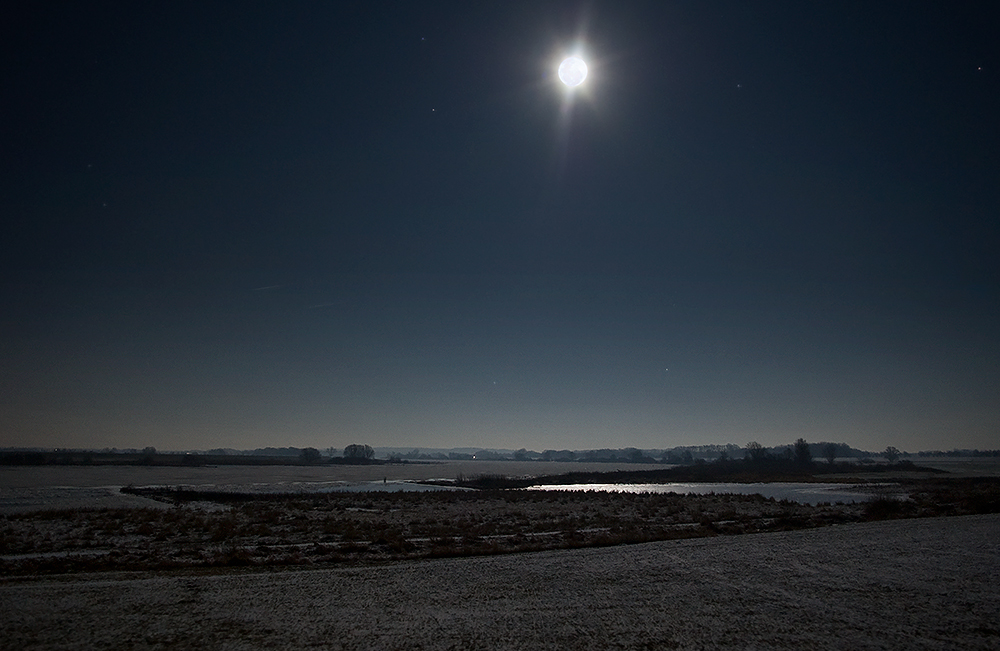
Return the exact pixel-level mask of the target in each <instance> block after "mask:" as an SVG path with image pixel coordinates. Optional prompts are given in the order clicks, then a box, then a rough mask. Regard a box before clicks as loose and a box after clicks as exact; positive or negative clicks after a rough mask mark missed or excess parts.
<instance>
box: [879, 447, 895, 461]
mask: <svg viewBox="0 0 1000 651" xmlns="http://www.w3.org/2000/svg"><path fill="white" fill-rule="evenodd" d="M882 456H883V457H885V458H886V459H887V460H888V461H889V463H895V462H896V459H898V458H899V450H898V449H897V448H895V447H893V446H891V445H890V446H889V447H887V448H886V449H885V452H883V453H882Z"/></svg>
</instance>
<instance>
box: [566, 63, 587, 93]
mask: <svg viewBox="0 0 1000 651" xmlns="http://www.w3.org/2000/svg"><path fill="white" fill-rule="evenodd" d="M586 78H587V64H586V63H584V62H583V59H580V58H577V57H569V58H568V59H566V60H565V61H563V62H562V63H560V64H559V79H560V80H561V81H562V83H564V84H566V85H567V86H579V85H580V84H582V83H583V80H584V79H586Z"/></svg>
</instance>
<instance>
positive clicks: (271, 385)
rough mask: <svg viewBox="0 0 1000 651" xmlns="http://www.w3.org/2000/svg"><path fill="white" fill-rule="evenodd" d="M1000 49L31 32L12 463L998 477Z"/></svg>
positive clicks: (3, 315) (88, 12) (140, 11)
mask: <svg viewBox="0 0 1000 651" xmlns="http://www.w3.org/2000/svg"><path fill="white" fill-rule="evenodd" d="M247 5H249V6H247ZM998 33H1000V8H998V5H997V4H996V3H994V2H982V3H976V2H961V3H950V2H934V3H921V2H870V1H863V2H801V1H789V2H755V3H748V2H693V1H691V2H667V1H662V2H649V3H644V2H589V3H587V2H551V3H544V2H524V3H517V2H496V3H473V2H455V3H446V2H398V3H378V2H363V3H358V4H357V5H354V6H352V5H351V4H350V3H348V2H313V3H297V2H282V3H210V2H183V1H173V2H160V3H137V2H136V3H132V2H126V3H123V2H116V3H109V4H99V3H93V2H84V1H80V2H72V3H45V2H32V3H28V2H24V3H17V4H16V5H15V8H14V9H13V10H12V9H11V8H10V7H8V8H7V10H6V11H5V16H4V20H3V24H2V27H0V50H2V64H0V73H2V93H0V115H2V116H3V117H2V121H0V155H2V159H3V168H4V169H3V174H2V178H0V271H2V273H0V306H2V307H0V446H46V447H52V446H58V447H94V448H103V447H119V448H128V447H143V446H147V445H154V446H156V447H158V448H160V449H208V448H215V447H233V448H240V449H247V448H255V447H262V446H289V445H290V446H315V447H319V448H326V447H328V446H333V447H338V448H339V447H343V446H344V445H346V444H348V443H352V442H359V443H368V444H371V445H375V446H410V447H452V446H473V447H475V446H481V447H490V448H520V447H527V448H529V449H535V450H542V449H549V448H554V449H562V448H570V449H589V448H602V447H624V446H635V447H640V448H667V447H673V446H677V445H692V444H704V443H726V442H733V443H737V444H745V443H746V442H747V441H750V440H757V441H760V442H761V443H763V444H765V445H776V444H782V443H789V442H791V441H793V440H794V439H796V438H798V437H800V436H801V437H804V438H806V439H807V440H810V441H824V440H825V441H836V442H846V443H848V444H851V445H854V446H856V447H861V448H865V449H871V450H878V449H883V448H884V447H885V446H887V445H895V446H897V447H899V448H900V449H903V450H909V451H917V450H925V449H952V448H956V447H958V448H962V447H977V448H997V447H1000V255H998V246H1000V126H998V125H1000V75H998V72H1000V46H998V36H997V34H998ZM573 53H579V54H580V55H581V56H582V58H584V59H585V60H586V62H587V63H588V65H589V67H590V73H589V76H588V78H587V80H586V81H585V83H584V84H583V85H582V86H581V87H579V88H578V89H576V90H575V91H574V92H570V91H568V89H567V88H566V87H565V86H564V85H563V84H562V83H561V82H560V81H559V80H558V78H557V76H556V68H557V66H558V64H559V62H560V60H561V59H562V58H564V57H565V56H567V55H569V54H573Z"/></svg>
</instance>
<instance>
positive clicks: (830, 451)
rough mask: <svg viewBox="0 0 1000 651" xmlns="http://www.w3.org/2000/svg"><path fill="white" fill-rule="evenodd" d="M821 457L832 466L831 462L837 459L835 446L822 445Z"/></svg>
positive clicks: (834, 444) (832, 444) (831, 444)
mask: <svg viewBox="0 0 1000 651" xmlns="http://www.w3.org/2000/svg"><path fill="white" fill-rule="evenodd" d="M823 456H824V457H826V460H827V461H829V462H830V465H831V466H832V465H833V462H834V461H835V460H836V459H837V444H836V443H827V444H826V445H824V446H823Z"/></svg>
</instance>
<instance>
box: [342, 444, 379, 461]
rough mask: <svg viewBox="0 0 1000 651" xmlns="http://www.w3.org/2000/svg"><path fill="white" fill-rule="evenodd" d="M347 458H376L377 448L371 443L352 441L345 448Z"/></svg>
mask: <svg viewBox="0 0 1000 651" xmlns="http://www.w3.org/2000/svg"><path fill="white" fill-rule="evenodd" d="M344 458H345V459H374V458H375V450H374V449H373V448H372V446H370V445H361V444H359V443H351V444H350V445H348V446H347V447H346V448H344Z"/></svg>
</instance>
